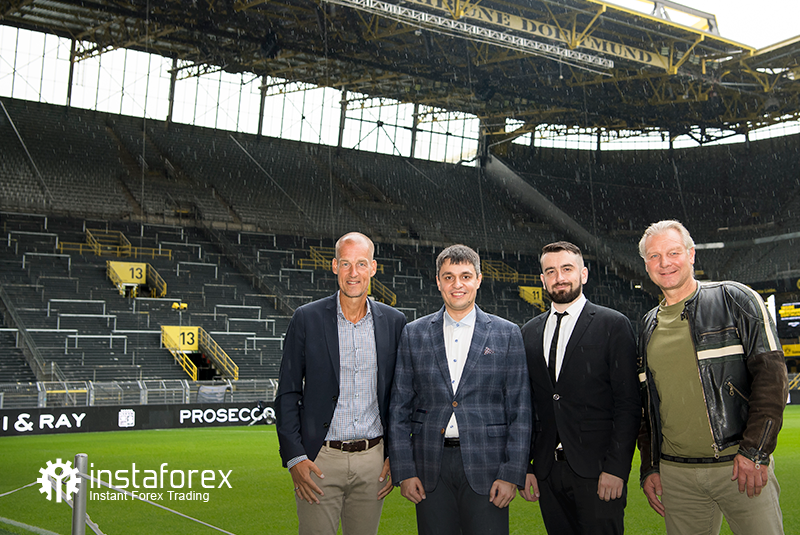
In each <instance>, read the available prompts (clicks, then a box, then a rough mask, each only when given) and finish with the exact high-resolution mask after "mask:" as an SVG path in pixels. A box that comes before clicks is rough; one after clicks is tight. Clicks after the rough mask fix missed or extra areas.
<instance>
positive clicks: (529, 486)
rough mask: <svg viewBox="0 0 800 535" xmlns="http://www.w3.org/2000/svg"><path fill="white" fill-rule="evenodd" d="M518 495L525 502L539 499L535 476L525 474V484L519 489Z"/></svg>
mask: <svg viewBox="0 0 800 535" xmlns="http://www.w3.org/2000/svg"><path fill="white" fill-rule="evenodd" d="M519 494H520V496H522V498H523V499H524V500H525V501H527V502H535V501H538V500H539V482H538V481H537V480H536V476H535V475H533V474H528V475H526V476H525V486H524V487H522V489H520V491H519Z"/></svg>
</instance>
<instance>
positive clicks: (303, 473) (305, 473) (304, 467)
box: [289, 459, 325, 504]
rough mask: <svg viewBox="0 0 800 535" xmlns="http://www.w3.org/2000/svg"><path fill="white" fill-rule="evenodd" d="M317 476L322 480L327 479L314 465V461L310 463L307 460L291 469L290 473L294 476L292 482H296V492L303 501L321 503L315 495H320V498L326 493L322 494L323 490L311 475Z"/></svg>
mask: <svg viewBox="0 0 800 535" xmlns="http://www.w3.org/2000/svg"><path fill="white" fill-rule="evenodd" d="M312 472H313V473H314V474H316V475H317V477H318V478H320V479H325V476H324V475H323V474H322V471H321V470H320V469H319V468H318V467H317V465H316V464H314V462H313V461H309V460H308V459H305V460H303V461H300V462H299V463H297V464H296V465H294V466H292V467H291V468H290V469H289V473H290V474H292V481H293V482H294V492H295V494H297V497H298V498H300V499H301V500H305V501H307V502H308V503H317V504H318V503H319V499H318V498H317V496H316V495H315V494H314V493H316V494H319V495H320V496H324V495H325V493H324V492H322V489H321V488H319V486H318V485H317V484H316V483H314V480H313V479H311V473H312Z"/></svg>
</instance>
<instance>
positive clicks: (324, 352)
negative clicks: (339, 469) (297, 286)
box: [275, 294, 406, 466]
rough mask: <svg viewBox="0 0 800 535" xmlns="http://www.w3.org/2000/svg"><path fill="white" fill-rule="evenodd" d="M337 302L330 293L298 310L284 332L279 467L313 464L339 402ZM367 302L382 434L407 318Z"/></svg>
mask: <svg viewBox="0 0 800 535" xmlns="http://www.w3.org/2000/svg"><path fill="white" fill-rule="evenodd" d="M336 299H337V294H333V295H332V296H330V297H325V298H323V299H319V300H318V301H314V302H313V303H308V304H305V305H303V306H301V307H299V308H298V309H297V310H295V312H294V315H292V320H291V322H290V323H289V327H288V329H287V330H286V339H285V341H284V345H283V359H282V360H281V370H280V376H279V383H278V393H277V395H276V396H275V416H276V419H277V431H278V443H279V445H280V454H281V460H282V461H283V465H284V466H286V463H288V462H289V461H290V460H292V459H294V458H295V457H299V456H301V455H306V456H308V458H309V459H310V460H312V461H313V460H314V459H316V458H317V454H318V453H319V450H320V448H321V447H322V443H323V442H324V441H325V436H326V435H327V434H328V427H329V426H330V423H331V420H332V419H333V412H334V410H335V409H336V403H337V401H338V399H339V331H338V327H337V319H336V310H337V307H336V305H337V303H336ZM367 302H368V303H369V306H370V308H371V310H372V321H373V326H374V328H375V349H376V352H377V357H378V406H379V409H380V416H381V424H382V425H383V429H384V435H386V430H387V428H388V422H389V418H388V416H389V395H390V393H391V386H392V378H393V377H394V367H395V360H396V359H397V343H398V341H399V340H400V333H401V332H402V330H403V326H405V324H406V316H405V314H403V313H402V312H400V311H399V310H396V309H394V308H392V307H390V306H388V305H384V304H383V303H378V302H377V301H373V300H372V299H367ZM363 438H373V437H363Z"/></svg>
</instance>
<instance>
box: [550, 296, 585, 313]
mask: <svg viewBox="0 0 800 535" xmlns="http://www.w3.org/2000/svg"><path fill="white" fill-rule="evenodd" d="M585 305H586V296H585V295H583V293H581V295H580V296H578V299H576V300H575V302H574V303H572V304H571V305H570V306H569V308H568V309H567V310H565V311H564V312H566V313H567V314H568V316H569V317H571V318H573V319H575V318H577V317H578V316H580V315H581V312H583V307H584V306H585ZM550 311H551V312H552V314H551V316H553V317H555V312H556V309H555V308H553V306H552V305H550Z"/></svg>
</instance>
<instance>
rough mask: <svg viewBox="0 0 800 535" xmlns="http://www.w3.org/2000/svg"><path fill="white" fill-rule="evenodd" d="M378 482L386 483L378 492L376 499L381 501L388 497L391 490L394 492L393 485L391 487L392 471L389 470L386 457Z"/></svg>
mask: <svg viewBox="0 0 800 535" xmlns="http://www.w3.org/2000/svg"><path fill="white" fill-rule="evenodd" d="M378 481H386V484H385V485H384V486H383V488H382V489H381V490H379V491H378V499H379V500H382V499H384V498H385V497H386V496H388V495H389V493H390V492H392V490H394V485H392V471H391V470H389V458H388V457H387V458H386V460H385V461H383V470H381V477H379V478H378Z"/></svg>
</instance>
